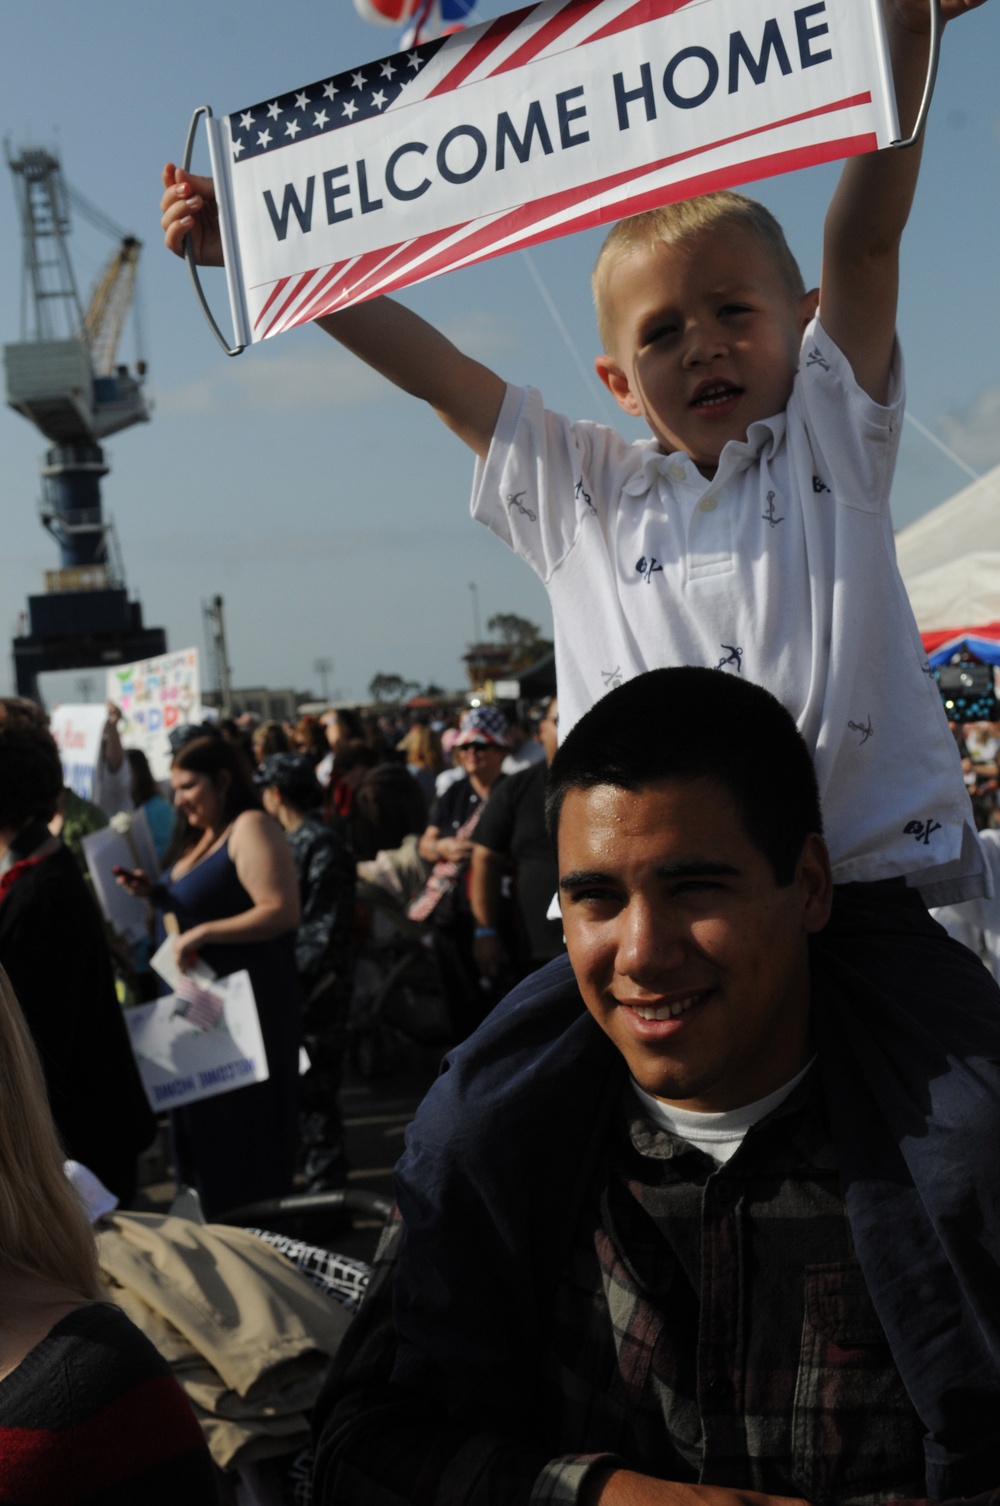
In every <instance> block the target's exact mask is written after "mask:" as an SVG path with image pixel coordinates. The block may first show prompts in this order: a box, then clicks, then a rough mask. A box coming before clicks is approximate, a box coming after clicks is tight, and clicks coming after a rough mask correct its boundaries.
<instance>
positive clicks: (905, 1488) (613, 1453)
mask: <svg viewBox="0 0 1000 1506" xmlns="http://www.w3.org/2000/svg"><path fill="white" fill-rule="evenodd" d="M400 1236H401V1226H400V1225H399V1223H398V1222H397V1223H391V1224H390V1225H389V1228H388V1229H387V1231H386V1234H385V1236H384V1238H383V1242H382V1245H381V1247H380V1250H379V1255H378V1257H377V1261H376V1269H375V1272H374V1274H373V1279H372V1285H371V1288H370V1291H369V1295H368V1297H367V1298H366V1300H365V1303H364V1304H363V1306H362V1311H361V1314H360V1315H359V1318H358V1319H357V1320H356V1328H355V1331H354V1332H353V1334H352V1335H350V1336H349V1340H348V1343H347V1346H346V1348H347V1351H348V1352H347V1353H346V1354H345V1355H344V1358H343V1361H342V1363H341V1365H340V1367H339V1368H338V1372H337V1373H336V1374H335V1375H334V1377H333V1379H332V1382H331V1385H330V1388H329V1389H328V1392H327V1397H326V1401H325V1402H324V1400H321V1403H320V1408H319V1409H318V1414H317V1415H318V1418H319V1419H322V1418H324V1417H325V1419H326V1420H325V1423H323V1425H322V1426H321V1431H320V1437H319V1444H318V1450H317V1464H318V1473H317V1499H318V1500H320V1501H323V1502H334V1501H336V1502H337V1503H344V1506H348V1503H349V1506H401V1503H403V1502H407V1503H413V1506H458V1503H462V1506H500V1503H503V1506H522V1503H523V1506H527V1503H532V1506H540V1503H553V1506H555V1503H560V1506H561V1503H567V1506H568V1503H571V1502H576V1501H578V1500H579V1499H580V1495H581V1491H582V1490H583V1488H584V1486H585V1484H586V1482H587V1480H588V1478H589V1477H590V1476H591V1474H592V1473H593V1472H594V1471H595V1470H597V1469H605V1468H607V1467H608V1466H609V1465H612V1466H613V1465H616V1464H620V1465H622V1466H623V1467H627V1468H631V1469H636V1470H639V1471H641V1472H643V1473H646V1474H650V1475H655V1476H658V1477H660V1478H662V1479H670V1480H678V1481H682V1482H691V1483H694V1482H699V1483H702V1484H707V1485H719V1486H728V1487H731V1488H744V1489H748V1490H756V1491H764V1492H768V1493H771V1494H776V1495H791V1496H801V1497H805V1498H806V1499H807V1500H809V1501H810V1502H812V1503H815V1506H824V1503H833V1502H837V1503H838V1506H845V1503H856V1506H868V1503H874V1502H885V1501H887V1500H891V1499H899V1498H911V1499H912V1498H920V1497H922V1496H923V1492H924V1485H923V1429H922V1427H921V1424H920V1422H919V1419H918V1418H917V1416H916V1414H915V1412H914V1410H913V1407H912V1405H911V1403H910V1401H909V1399H908V1397H907V1395H906V1392H905V1391H904V1388H903V1385H902V1382H901V1380H900V1377H899V1374H898V1372H897V1370H896V1366H895V1364H894V1362H893V1359H892V1356H891V1354H890V1352H889V1348H888V1345H887V1343H886V1340H885V1336H884V1334H883V1332H882V1329H881V1326H880V1324H879V1321H878V1318H877V1316H876V1314H875V1311H874V1308H873V1306H872V1303H871V1300H870V1298H869V1296H868V1292H867V1289H866V1287H865V1283H864V1280H863V1278H862V1275H861V1270H860V1268H859V1266H858V1263H857V1260H856V1258H855V1255H854V1250H853V1244H852V1240H851V1232H850V1227H849V1224H848V1220H847V1215H846V1210H845V1207H844V1201H843V1195H842V1191H841V1185H840V1176H839V1172H838V1168H837V1164H836V1159H835V1156H834V1151H833V1146H832V1143H831V1140H830V1135H829V1131H828V1127H827V1123H826V1116H825V1109H824V1105H823V1100H822V1094H821V1091H820V1089H819V1086H818V1081H817V1074H816V1073H815V1072H813V1073H811V1074H810V1075H809V1077H808V1078H807V1079H806V1080H805V1081H804V1082H803V1083H802V1085H801V1086H800V1087H799V1088H798V1089H797V1090H796V1091H795V1093H793V1094H792V1095H791V1096H790V1097H789V1098H788V1099H787V1100H786V1101H785V1103H784V1104H782V1105H781V1106H779V1108H777V1109H776V1110H775V1111H774V1112H773V1113H772V1114H771V1115H769V1116H768V1117H767V1119H765V1120H763V1121H761V1122H760V1123H759V1124H757V1125H756V1126H754V1128H753V1129H751V1130H750V1132H749V1133H748V1135H747V1137H746V1139H745V1141H744V1143H743V1145H742V1146H741V1147H740V1149H739V1150H738V1151H737V1153H736V1154H735V1156H734V1157H733V1158H732V1160H730V1161H729V1162H728V1163H727V1164H725V1165H723V1166H719V1167H717V1166H716V1164H715V1163H714V1162H713V1161H712V1160H711V1159H710V1158H709V1157H708V1156H706V1155H704V1154H703V1153H702V1152H701V1151H699V1150H697V1149H696V1148H694V1147H692V1146H690V1145H688V1144H687V1143H686V1142H685V1141H683V1140H680V1139H678V1138H676V1137H674V1136H672V1135H670V1134H668V1133H667V1132H665V1131H664V1130H662V1129H661V1128H659V1127H657V1126H656V1125H654V1124H653V1123H652V1122H651V1121H650V1120H649V1119H648V1118H647V1117H646V1116H645V1115H644V1113H643V1112H642V1109H641V1107H640V1105H639V1103H638V1100H637V1099H636V1098H635V1096H634V1095H633V1094H632V1093H631V1092H629V1094H628V1097H627V1102H626V1103H625V1104H624V1105H623V1111H622V1113H621V1115H620V1116H619V1119H618V1120H617V1122H616V1125H615V1128H614V1130H613V1132H612V1135H611V1137H610V1142H609V1144H608V1146H607V1152H606V1155H605V1156H604V1158H603V1160H602V1162H601V1164H600V1166H599V1167H598V1171H597V1173H596V1174H595V1178H594V1182H593V1185H592V1188H591V1195H590V1197H589V1198H588V1201H587V1204H586V1206H585V1207H584V1209H583V1210H582V1214H581V1217H580V1220H579V1223H578V1227H577V1230H576V1236H575V1239H574V1241H573V1246H572V1249H571V1252H570V1255H569V1258H568V1260H567V1262H566V1264H565V1267H564V1269H563V1271H562V1274H561V1276H560V1278H559V1280H558V1282H557V1284H556V1288H555V1290H554V1292H553V1293H551V1300H550V1305H549V1309H548V1312H547V1315H546V1318H545V1320H544V1321H543V1323H542V1332H541V1335H540V1341H539V1351H538V1353H537V1354H534V1355H526V1356H525V1357H524V1377H525V1380H524V1396H523V1407H522V1414H521V1415H522V1417H523V1428H522V1429H521V1430H520V1433H519V1435H518V1436H516V1437H515V1436H509V1435H508V1436H499V1435H497V1434H496V1433H491V1432H490V1429H489V1424H490V1419H489V1418H488V1417H483V1416H478V1415H477V1411H476V1398H475V1397H470V1399H469V1406H468V1409H467V1413H466V1415H464V1416H462V1417H452V1418H449V1417H447V1416H446V1415H445V1414H444V1413H443V1411H442V1410H441V1409H440V1408H436V1407H435V1405H434V1401H433V1398H432V1397H429V1396H427V1395H420V1396H418V1395H416V1394H414V1393H412V1392H408V1391H405V1390H403V1389H402V1388H400V1387H398V1386H394V1385H392V1384H391V1381H390V1375H391V1370H392V1359H393V1352H394V1336H393V1326H392V1296H391V1292H392V1268H393V1263H394V1259H395V1252H396V1250H397V1249H398V1244H399V1239H400ZM456 1237H457V1238H459V1239H460V1238H461V1229H458V1230H456ZM476 1258H477V1256H476V1252H475V1251H474V1250H470V1251H469V1259H470V1260H472V1259H476ZM327 1403H332V1410H331V1411H330V1412H329V1413H327V1412H326V1411H325V1406H326V1404H327Z"/></svg>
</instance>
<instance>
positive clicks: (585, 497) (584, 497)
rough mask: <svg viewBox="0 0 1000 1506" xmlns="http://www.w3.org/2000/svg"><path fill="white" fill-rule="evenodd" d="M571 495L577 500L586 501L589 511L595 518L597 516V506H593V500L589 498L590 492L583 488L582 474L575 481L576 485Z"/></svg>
mask: <svg viewBox="0 0 1000 1506" xmlns="http://www.w3.org/2000/svg"><path fill="white" fill-rule="evenodd" d="M573 495H574V497H575V498H576V499H577V501H578V502H584V503H586V505H587V507H589V509H590V511H591V512H592V513H593V514H594V517H595V518H596V517H597V508H596V507H595V506H594V504H593V502H591V500H590V493H589V492H588V491H585V490H584V485H583V477H582V476H581V477H580V479H579V481H578V482H577V483H576V486H575V487H574V488H573Z"/></svg>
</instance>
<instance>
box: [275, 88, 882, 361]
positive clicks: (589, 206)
mask: <svg viewBox="0 0 1000 1506" xmlns="http://www.w3.org/2000/svg"><path fill="white" fill-rule="evenodd" d="M870 100H871V96H870V94H867V93H865V94H860V95H852V96H850V97H849V98H847V99H842V100H838V101H836V102H834V103H832V104H825V105H821V106H818V107H817V108H816V109H815V110H808V111H803V112H801V113H800V114H798V115H794V116H789V117H787V118H786V119H784V120H779V121H774V122H772V123H770V124H768V125H767V126H762V127H757V128H755V129H753V130H749V131H746V132H741V133H739V134H738V135H736V136H732V137H726V138H724V139H722V140H720V141H715V142H710V143H708V144H706V145H705V146H703V147H700V148H698V149H697V151H695V152H690V153H682V154H679V155H676V156H670V157H663V158H660V159H659V160H658V161H656V162H652V163H647V164H645V165H643V166H641V167H637V168H631V169H627V170H624V171H623V172H621V173H617V174H614V175H612V176H611V177H608V178H604V179H599V180H596V181H593V182H590V183H587V184H584V185H582V186H581V187H577V188H572V189H567V190H565V191H564V192H562V193H558V194H552V195H549V196H548V197H547V198H545V199H541V200H536V201H534V202H532V203H528V204H522V205H519V206H518V207H516V208H515V209H512V210H509V211H506V212H504V213H500V214H497V215H493V216H484V217H483V218H482V219H478V220H472V221H465V222H462V223H459V224H456V225H452V226H449V227H447V228H446V229H444V230H439V231H434V232H432V233H431V234H429V235H425V236H420V237H417V238H416V239H414V240H412V241H407V242H403V243H402V244H400V243H397V244H395V245H390V246H383V247H379V248H378V249H377V250H375V251H371V252H368V253H366V254H365V255H363V256H359V257H354V258H351V259H350V260H348V261H344V262H338V263H335V264H333V265H332V266H328V267H317V268H314V269H313V270H312V271H309V272H307V273H305V274H303V276H301V277H300V278H298V279H297V280H296V282H295V288H294V290H293V292H292V293H290V294H289V296H288V297H287V298H286V299H285V300H284V302H283V303H282V304H281V307H280V309H279V310H278V311H277V312H275V313H274V314H273V316H272V317H271V318H270V319H268V318H267V315H268V313H269V311H270V310H272V309H273V306H274V302H275V298H276V296H280V293H281V292H283V291H284V290H285V288H286V287H287V284H288V282H289V281H291V279H282V280H281V282H280V283H279V284H277V285H276V289H277V292H276V290H272V291H271V293H270V294H269V296H268V299H267V301H266V302H265V304H264V307H263V308H262V309H261V312H260V314H259V315H258V317H257V322H256V326H255V329H256V331H257V335H256V337H257V338H258V339H268V338H270V337H271V336H273V335H277V334H281V333H283V332H284V331H285V330H287V329H291V328H293V327H294V326H295V325H297V324H302V323H305V322H307V321H308V320H311V319H316V318H319V317H320V316H321V315H323V314H328V313H332V312H334V311H335V310H336V309H338V308H343V307H346V306H347V305H348V304H351V303H358V302H361V301H363V300H364V299H367V298H374V297H376V296H378V295H379V294H383V293H391V292H393V291H394V290H396V289H398V288H401V287H405V286H407V285H408V284H409V283H412V282H415V281H417V280H424V279H427V278H430V277H437V276H440V275H441V274H442V273H443V272H447V271H449V270H451V269H453V268H455V267H459V266H468V265H470V264H471V263H473V262H476V261H483V260H486V259H487V258H488V257H490V256H495V255H498V254H499V253H500V252H501V251H505V250H513V249H515V248H524V247H528V246H533V245H537V244H538V243H539V242H541V241H545V240H550V239H552V238H553V237H555V236H558V235H564V234H566V233H567V231H568V230H570V229H573V230H582V229H589V228H591V227H593V226H597V225H602V224H606V223H607V222H608V221H610V220H615V219H620V218H621V217H622V216H623V215H627V214H638V213H641V212H642V210H643V209H646V208H650V207H653V206H654V205H656V204H662V203H665V202H668V201H673V200H678V199H685V198H690V197H693V196H694V195H695V194H700V193H708V192H711V191H712V189H714V188H716V187H721V186H726V185H728V184H732V183H735V182H740V181H745V180H746V179H747V178H749V177H753V178H765V177H768V176H773V175H774V174H777V173H784V172H790V171H792V170H793V169H795V168H798V167H805V166H811V165H814V164H816V163H819V162H828V161H835V160H837V159H838V158H840V157H845V156H850V155H854V154H856V153H859V152H865V151H871V150H873V149H874V148H875V146H876V144H877V143H876V140H875V137H874V135H872V134H869V133H862V134H856V133H851V134H849V135H845V136H841V137H838V138H837V139H835V140H833V141H825V142H822V143H819V144H817V145H813V146H805V147H801V148H796V149H793V150H791V151H788V150H785V151H778V152H775V153H773V154H771V155H770V156H764V157H758V156H754V157H749V158H747V159H746V160H745V161H743V162H738V163H735V164H727V165H726V166H725V167H724V168H718V169H716V170H714V171H713V170H711V169H710V170H708V171H707V172H703V173H702V174H695V175H693V176H691V177H688V178H685V179H683V180H681V181H676V180H675V181H673V182H672V183H670V184H669V186H666V187H665V186H664V185H662V184H657V185H656V186H650V185H648V184H647V186H646V189H645V191H642V190H641V180H642V179H649V178H653V177H655V176H656V174H657V173H659V172H662V171H663V170H664V169H665V168H670V167H673V166H675V165H676V164H677V162H678V161H682V160H684V158H685V157H692V158H693V157H696V156H701V155H703V154H706V153H709V152H712V151H715V150H717V149H719V148H723V147H726V146H729V145H731V144H733V143H735V142H737V141H740V140H744V139H747V138H749V137H754V136H760V135H762V134H765V133H767V132H772V131H779V130H781V129H782V128H783V127H786V126H790V125H794V124H798V123H799V122H801V121H803V120H809V119H813V118H817V117H819V116H823V115H828V114H832V113H836V112H837V111H842V110H849V109H852V108H854V107H856V106H860V105H866V104H868V103H870ZM630 185H632V188H631V189H630ZM334 283H335V284H337V286H336V288H335V289H331V284H334Z"/></svg>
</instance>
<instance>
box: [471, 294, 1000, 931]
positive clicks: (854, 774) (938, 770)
mask: <svg viewBox="0 0 1000 1506" xmlns="http://www.w3.org/2000/svg"><path fill="white" fill-rule="evenodd" d="M891 386H892V393H891V397H890V402H889V404H888V406H887V407H881V406H879V404H877V403H874V402H872V400H871V399H870V398H869V397H868V396H867V395H866V394H865V393H864V392H862V391H861V389H860V388H859V387H858V385H857V383H856V382H855V380H854V376H853V373H852V372H851V369H850V367H849V365H848V363H847V361H846V360H845V358H844V356H843V355H842V354H841V352H840V351H839V350H838V348H837V347H836V346H835V345H834V344H833V342H832V340H831V339H830V337H829V336H828V335H827V334H826V332H825V331H824V330H823V329H822V327H821V326H820V324H819V323H818V321H815V320H814V321H813V322H812V323H811V324H810V325H809V327H808V329H807V330H806V332H805V336H804V338H803V343H802V353H801V358H800V364H799V371H798V373H797V375H796V378H795V384H794V387H793V390H792V394H791V397H790V398H789V402H788V407H787V409H786V410H785V412H784V413H779V414H777V415H776V416H775V417H774V418H770V419H766V420H763V421H761V422H759V423H755V424H752V425H751V426H750V429H749V431H748V434H747V438H746V440H745V441H740V442H736V441H730V442H729V443H728V444H727V445H726V447H725V449H724V450H723V452H722V456H721V458H720V461H719V467H718V470H717V472H716V475H715V476H714V478H713V479H712V480H711V481H708V480H706V479H705V477H704V476H702V474H701V472H700V471H699V470H698V469H697V467H696V466H695V465H694V463H693V462H692V460H691V459H690V457H689V456H688V455H686V454H685V453H683V452H682V451H678V452H675V453H673V454H664V453H663V452H662V451H661V450H660V449H659V447H658V445H657V443H656V441H655V440H652V439H649V440H644V441H639V442H637V443H628V442H627V441H626V440H624V439H623V438H622V437H621V435H620V434H617V433H616V432H615V431H614V430H613V429H609V428H605V427H604V426H603V425H600V424H592V423H571V422H570V421H569V420H568V419H566V418H563V417H562V416H561V415H560V414H556V413H550V412H548V411H547V410H546V408H545V407H544V405H543V403H542V399H541V396H540V395H539V393H537V392H536V391H535V390H534V389H533V388H530V387H529V388H518V387H508V389H507V394H506V397H505V399H504V403H503V407H502V408H501V411H500V416H499V418H498V420H497V426H496V431H495V433H494V436H493V442H492V444H491V446H490V451H489V454H488V456H487V458H486V460H485V462H482V461H481V462H478V463H477V466H476V475H475V481H474V484H473V495H472V514H473V517H475V518H478V519H479V521H480V522H482V523H485V524H486V526H487V527H488V528H490V529H491V530H492V531H493V532H494V533H495V534H497V535H498V536H499V537H500V538H501V539H503V541H504V542H505V543H506V544H508V545H509V546H510V548H512V549H513V550H514V551H515V553H517V554H519V555H520V556H521V558H522V559H524V560H526V561H527V562H528V564H530V565H531V566H532V568H533V569H534V570H535V571H536V572H537V573H538V575H539V576H540V577H541V579H542V581H543V582H544V583H545V586H546V588H547V590H548V593H549V597H550V599H551V602H552V614H553V620H554V623H555V645H556V677H557V683H558V687H559V722H560V733H561V734H563V735H565V733H566V732H567V731H568V730H569V729H570V727H572V726H573V724H574V723H575V722H576V721H578V720H579V718H580V717H581V716H582V715H583V713H584V712H585V711H587V710H588V709H589V708H590V707H591V706H592V705H593V704H594V702H595V701H596V700H598V699H599V698H600V697H601V696H602V695H604V694H605V692H606V691H608V690H610V689H611V688H612V687H614V686H615V685H620V684H621V683H622V682H623V681H625V680H628V679H631V678H632V677H633V676H634V675H638V674H641V673H643V672H644V671H645V670H648V669H658V668H662V667H664V666H668V665H674V664H696V665H707V666H709V667H712V668H717V669H720V670H722V671H724V672H725V673H727V674H741V675H744V676H745V677H746V678H747V679H750V680H754V681H756V683H757V684H759V685H763V686H765V687H766V688H767V689H768V690H770V691H771V692H772V693H773V694H774V695H776V696H777V697H778V699H779V700H781V701H782V702H783V703H784V704H785V706H787V707H788V709H789V711H790V712H791V713H792V715H793V716H794V717H795V719H796V722H797V723H798V727H799V730H800V732H801V733H802V735H803V737H804V738H805V741H806V743H807V744H808V746H809V749H810V751H811V753H812V755H813V758H814V760H815V764H816V774H817V778H818V781H819V788H820V795H821V797H822V801H823V814H824V821H825V823H826V836H827V840H828V842H829V845H830V853H831V857H832V860H833V867H834V877H835V878H836V880H837V882H838V883H849V882H853V881H860V880H866V881H867V880H875V879H886V878H896V877H900V876H902V877H905V878H906V879H907V880H908V881H909V882H910V883H912V884H914V885H915V886H916V887H918V888H919V889H920V891H921V893H922V894H923V897H924V898H925V900H926V901H927V902H928V903H929V904H946V903H954V902H956V901H958V900H961V899H971V898H974V897H976V896H978V895H980V894H983V893H988V892H989V890H990V885H989V880H988V877H987V876H986V873H987V870H986V864H985V861H984V858H983V855H982V852H981V849H980V847H979V843H978V840H977V838H976V832H975V825H974V822H973V819H972V808H971V805H970V803H969V798H968V795H967V793H966V790H965V785H964V783H963V780H962V770H961V763H960V760H959V755H958V750H957V748H956V746H955V742H954V739H953V738H952V736H951V734H950V732H949V730H948V724H947V721H946V719H945V715H944V710H943V707H942V705H941V699H940V696H939V694H938V690H937V686H936V684H935V681H934V678H933V675H932V674H931V671H930V667H929V665H928V664H927V658H926V655H925V654H924V651H923V646H922V644H921V641H920V635H919V633H918V631H917V626H916V623H915V622H914V620H913V613H912V612H911V610H910V604H909V601H908V599H907V596H906V592H905V589H904V587H903V582H902V579H901V578H900V575H899V572H898V570H897V568H896V555H895V546H894V542H893V535H892V520H891V517H890V514H889V489H890V486H891V483H892V475H893V469H894V466H895V461H896V451H897V448H898V444H899V431H900V426H901V424H902V413H903V382H902V367H901V361H900V359H899V356H898V352H897V355H896V357H895V360H894V369H893V375H892V383H891ZM730 730H731V733H732V735H733V736H738V735H739V731H738V729H737V728H733V729H730Z"/></svg>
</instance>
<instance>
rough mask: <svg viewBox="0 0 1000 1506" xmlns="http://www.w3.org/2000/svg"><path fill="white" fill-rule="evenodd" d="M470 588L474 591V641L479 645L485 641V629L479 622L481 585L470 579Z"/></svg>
mask: <svg viewBox="0 0 1000 1506" xmlns="http://www.w3.org/2000/svg"><path fill="white" fill-rule="evenodd" d="M469 590H470V591H471V592H472V632H473V635H474V636H473V640H472V641H473V643H474V644H476V645H477V646H478V645H479V644H480V643H481V642H482V641H483V630H482V627H481V626H480V622H479V587H478V586H477V585H476V583H475V581H474V580H470V581H469Z"/></svg>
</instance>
